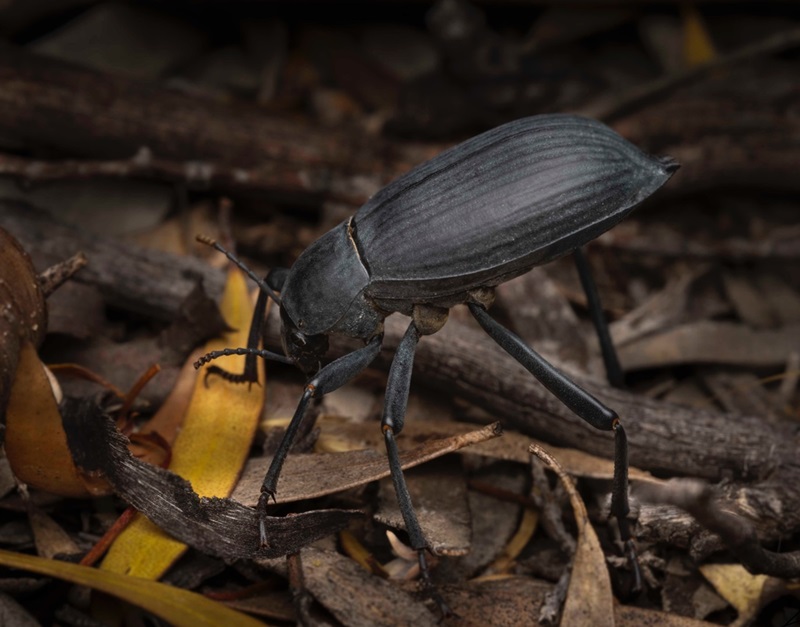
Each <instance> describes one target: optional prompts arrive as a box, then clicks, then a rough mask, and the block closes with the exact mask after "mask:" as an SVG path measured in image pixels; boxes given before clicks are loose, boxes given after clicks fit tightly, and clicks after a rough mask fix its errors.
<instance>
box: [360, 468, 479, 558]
mask: <svg viewBox="0 0 800 627" xmlns="http://www.w3.org/2000/svg"><path fill="white" fill-rule="evenodd" d="M448 462H449V460H436V461H432V462H428V463H427V464H425V465H424V466H422V467H420V468H415V469H414V470H412V471H411V472H408V473H406V484H407V485H408V490H409V493H410V494H411V502H412V503H413V504H414V509H415V510H416V512H417V518H418V519H419V523H420V525H421V527H422V533H423V535H424V536H425V540H426V542H427V545H428V547H429V548H430V549H431V551H432V552H433V553H434V554H436V555H464V554H465V553H468V552H469V550H470V545H471V544H472V520H471V517H470V512H469V504H468V502H467V484H466V479H465V477H464V472H463V470H462V468H461V465H460V464H457V463H448ZM380 488H381V492H380V505H379V506H378V511H377V512H375V515H374V517H375V519H376V520H378V521H379V522H381V523H383V524H385V525H388V526H390V527H394V528H395V529H405V523H404V522H403V515H402V514H401V512H400V505H399V504H398V502H397V495H396V493H395V491H394V486H393V484H392V481H391V479H389V478H388V477H387V478H384V479H383V480H382V481H381V484H380Z"/></svg>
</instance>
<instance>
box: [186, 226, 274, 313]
mask: <svg viewBox="0 0 800 627" xmlns="http://www.w3.org/2000/svg"><path fill="white" fill-rule="evenodd" d="M195 239H196V240H197V241H198V242H200V243H201V244H205V245H206V246H211V248H213V249H215V250H217V251H219V252H221V253H222V254H223V255H225V256H226V257H227V258H228V259H230V261H231V262H233V263H234V264H235V265H236V267H237V268H239V269H240V270H241V271H242V272H244V273H245V274H246V275H247V276H249V277H250V278H251V279H253V281H255V284H256V285H258V287H259V289H261V290H263V291H264V292H265V293H266V294H267V295H268V296H269V297H270V298H271V299H272V300H274V301H275V304H276V305H278V306H279V307H280V304H281V297H280V296H278V295H277V294H276V293H275V291H274V290H273V289H272V288H271V287H270V286H269V285H267V283H266V281H264V279H262V278H260V277H259V276H258V275H257V274H256V273H255V272H253V271H252V270H251V269H250V268H248V267H247V266H246V265H245V264H244V262H242V261H240V260H239V259H238V258H237V257H236V255H234V254H233V253H232V252H230V251H228V250H227V249H226V248H224V247H223V246H222V245H221V244H220V243H219V242H217V240H215V239H213V238H211V237H209V236H208V235H197V236H195Z"/></svg>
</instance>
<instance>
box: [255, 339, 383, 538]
mask: <svg viewBox="0 0 800 627" xmlns="http://www.w3.org/2000/svg"><path fill="white" fill-rule="evenodd" d="M382 339H383V336H382V335H376V336H375V337H374V338H372V340H370V342H369V343H368V344H367V345H366V346H364V347H362V348H359V349H358V350H357V351H353V352H352V353H348V354H347V355H344V356H343V357H339V359H336V360H334V361H332V362H331V363H329V364H328V365H327V366H325V367H324V368H322V369H321V370H320V371H319V372H318V373H317V374H316V375H314V377H312V378H311V380H310V381H309V382H308V383H306V387H305V389H304V390H303V395H302V396H301V397H300V402H299V403H298V405H297V409H296V410H295V412H294V416H292V420H291V422H290V423H289V426H288V427H287V428H286V433H284V434H283V439H281V443H280V444H279V445H278V450H277V451H276V452H275V456H274V457H273V458H272V463H271V464H270V465H269V470H267V474H266V476H265V477H264V482H263V483H262V484H261V496H260V497H259V499H258V515H259V532H260V538H261V546H264V547H266V546H269V540H268V539H267V531H266V525H265V522H264V521H265V519H266V516H267V505H269V500H270V499H272V500H275V494H276V488H277V485H278V477H279V476H280V474H281V469H282V468H283V462H285V461H286V456H287V455H288V454H289V449H291V448H292V444H293V443H294V439H295V437H296V436H297V431H298V429H299V428H300V424H301V423H302V422H303V417H304V416H305V413H306V409H307V408H308V404H309V402H310V401H311V399H312V398H318V397H320V396H324V395H325V394H327V393H328V392H333V391H334V390H336V389H338V388H340V387H342V386H343V385H344V384H345V383H347V382H348V381H350V379H352V378H353V377H355V376H356V375H357V374H358V373H360V372H361V371H362V370H364V369H365V368H366V367H367V366H369V365H370V364H371V363H372V362H373V361H374V360H375V358H376V357H377V356H378V353H379V352H380V350H381V341H382Z"/></svg>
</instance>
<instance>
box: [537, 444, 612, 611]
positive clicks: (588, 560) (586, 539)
mask: <svg viewBox="0 0 800 627" xmlns="http://www.w3.org/2000/svg"><path fill="white" fill-rule="evenodd" d="M530 452H531V453H532V454H534V455H536V456H537V457H538V458H539V459H541V460H542V461H543V462H544V463H545V464H547V465H548V466H549V467H550V469H551V470H553V472H555V473H556V474H557V475H558V478H559V479H560V480H561V482H562V483H563V484H564V488H565V489H566V491H567V494H568V495H569V500H570V503H571V504H572V509H573V511H574V513H575V522H576V526H577V528H578V543H577V546H576V548H575V558H574V560H573V564H572V575H571V577H570V582H569V588H568V590H567V598H566V600H565V602H564V609H563V611H562V614H561V624H562V625H576V626H583V625H587V626H589V625H592V626H593V627H598V626H605V625H607V626H609V627H613V625H614V623H615V621H614V596H613V594H612V592H611V580H610V579H609V576H608V568H607V567H606V560H605V555H604V554H603V549H602V548H601V547H600V541H599V540H598V538H597V534H596V533H595V531H594V528H593V527H592V524H591V522H589V515H588V514H587V513H586V506H585V505H584V504H583V500H582V499H581V496H580V494H578V491H577V490H576V489H575V484H574V483H573V482H572V479H570V477H569V475H567V473H566V472H564V470H563V469H562V468H561V466H560V464H559V463H558V462H557V461H556V460H555V459H554V458H553V457H552V456H551V455H550V454H549V453H548V452H547V451H545V450H544V449H543V448H541V447H540V446H538V445H536V444H531V446H530Z"/></svg>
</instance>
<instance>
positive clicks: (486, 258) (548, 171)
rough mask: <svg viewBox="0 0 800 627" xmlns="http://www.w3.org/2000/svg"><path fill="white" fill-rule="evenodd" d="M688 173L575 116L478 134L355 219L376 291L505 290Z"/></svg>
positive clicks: (411, 294)
mask: <svg viewBox="0 0 800 627" xmlns="http://www.w3.org/2000/svg"><path fill="white" fill-rule="evenodd" d="M676 168H677V165H676V164H675V163H674V162H672V161H671V160H668V159H660V158H655V157H651V156H648V155H646V154H645V153H643V152H642V151H641V150H639V149H638V148H636V147H635V146H634V145H633V144H631V143H630V142H628V141H627V140H625V139H624V138H622V137H621V136H620V135H618V134H617V133H616V132H614V131H613V130H611V129H610V128H608V127H607V126H605V125H604V124H601V123H600V122H596V121H594V120H590V119H587V118H582V117H578V116H574V115H542V116H536V117H530V118H524V119H522V120H517V121H515V122H511V123H509V124H505V125H503V126H500V127H498V128H496V129H493V130H491V131H488V132H486V133H483V134H482V135H478V136H477V137H474V138H472V139H470V140H468V141H466V142H464V143H462V144H459V145H458V146H455V147H454V148H451V149H450V150H447V151H445V152H443V153H442V154H440V155H438V156H437V157H435V158H434V159H432V160H431V161H428V162H427V163H424V164H422V165H420V166H418V167H417V168H414V169H413V170H411V171H410V172H408V173H407V174H405V175H403V176H401V177H399V178H398V179H396V180H395V181H393V182H392V183H390V184H389V185H388V186H386V187H385V188H383V189H382V190H381V191H379V192H378V193H377V194H376V195H375V196H374V197H373V198H372V199H370V200H369V201H368V202H367V203H366V204H365V205H364V206H363V207H362V208H361V209H359V211H358V212H357V213H356V215H355V216H354V219H353V225H354V232H355V238H356V241H357V243H358V246H359V250H360V251H361V253H362V259H363V261H364V263H365V265H366V267H367V269H368V271H369V274H370V286H369V288H368V292H369V294H370V295H371V296H373V297H375V298H378V299H381V300H384V299H388V300H394V299H402V300H414V301H415V302H420V301H422V302H425V301H426V300H436V299H437V298H438V299H441V298H442V297H447V296H448V295H452V294H461V293H465V292H466V291H467V290H469V289H471V288H474V287H477V286H481V285H494V284H496V283H497V282H499V281H500V280H505V279H507V278H510V277H511V276H514V275H516V274H522V273H523V272H525V271H526V270H528V269H529V268H532V267H533V266H535V265H539V264H543V263H547V262H548V261H551V260H552V259H555V258H556V257H560V256H562V255H564V254H567V253H569V252H571V251H572V250H574V249H575V248H577V247H579V246H582V245H583V244H585V243H586V242H588V241H590V240H592V239H594V238H596V237H597V236H598V235H600V234H601V233H603V232H604V231H606V230H608V229H609V228H611V227H612V226H614V225H615V224H616V223H617V222H619V221H620V220H621V219H622V218H623V217H625V215H626V214H628V213H629V212H630V211H631V210H632V209H633V208H634V207H635V206H636V205H638V204H639V203H640V202H641V201H642V200H644V199H645V198H647V197H648V196H649V195H650V194H652V193H653V192H654V191H655V190H656V189H658V188H659V187H661V185H663V184H664V183H665V182H666V181H667V180H668V179H669V177H670V176H671V175H672V173H673V172H674V171H675V169H676Z"/></svg>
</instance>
